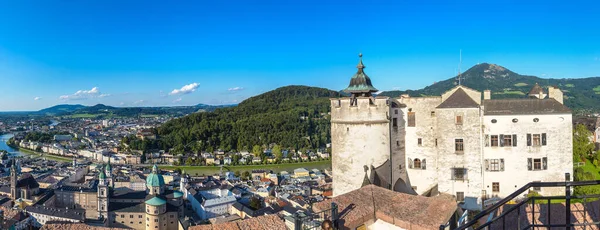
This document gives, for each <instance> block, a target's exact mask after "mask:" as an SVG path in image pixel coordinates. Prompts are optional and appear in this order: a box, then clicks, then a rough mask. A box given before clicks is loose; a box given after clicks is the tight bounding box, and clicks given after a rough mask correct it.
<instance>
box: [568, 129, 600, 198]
mask: <svg viewBox="0 0 600 230" xmlns="http://www.w3.org/2000/svg"><path fill="white" fill-rule="evenodd" d="M592 135H593V134H592V133H591V132H590V131H589V130H588V129H587V128H586V127H585V126H584V125H582V124H579V125H577V126H575V129H574V130H573V162H574V163H578V162H584V163H585V162H586V161H589V162H591V163H592V165H593V167H595V168H594V170H595V172H593V171H586V170H584V169H583V168H582V167H575V169H574V170H573V179H574V180H575V181H586V180H600V178H598V177H597V175H598V172H599V171H600V163H599V162H600V154H598V152H595V151H594V149H595V145H594V143H592V142H591V141H590V138H589V137H590V136H592ZM574 194H575V195H591V194H600V185H593V186H579V187H575V191H574Z"/></svg>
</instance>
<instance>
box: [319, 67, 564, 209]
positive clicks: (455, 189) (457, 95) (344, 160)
mask: <svg viewBox="0 0 600 230" xmlns="http://www.w3.org/2000/svg"><path fill="white" fill-rule="evenodd" d="M361 64H362V62H361ZM359 66H360V65H359ZM361 71H362V70H361ZM353 79H354V78H353ZM369 83H370V79H369ZM351 85H352V82H351ZM548 91H549V92H548V93H545V92H544V91H543V89H542V88H541V87H539V86H537V85H536V86H535V87H534V89H532V92H534V93H531V95H530V97H529V98H523V99H505V100H492V99H491V92H490V91H486V92H485V95H484V100H482V93H481V92H479V91H476V90H473V89H469V88H467V87H464V86H460V85H459V86H456V87H454V88H453V89H450V90H448V91H447V92H445V93H444V94H442V95H440V96H430V97H409V96H408V95H403V96H401V97H399V98H396V99H392V98H387V97H371V96H370V94H367V95H365V94H362V95H359V94H356V93H353V95H352V97H350V98H332V99H331V138H332V164H333V195H334V196H339V195H341V194H345V193H348V192H350V191H353V190H356V189H358V188H360V187H362V186H364V185H365V184H369V183H370V184H375V185H378V186H381V187H385V188H390V186H392V187H393V190H395V191H401V192H405V193H413V194H422V195H435V194H437V193H447V194H451V195H454V196H455V198H456V199H457V200H459V201H461V202H462V201H464V203H463V208H466V209H480V208H481V207H482V201H483V199H487V198H490V197H503V196H506V195H509V194H511V193H512V192H514V191H515V190H516V189H518V188H520V187H522V186H524V185H525V184H527V183H529V182H532V181H563V180H564V175H565V173H571V174H572V171H573V168H572V166H573V162H572V148H573V143H572V137H571V133H572V124H571V122H572V115H571V111H570V110H569V109H568V108H567V107H565V106H564V105H563V104H562V102H563V98H562V92H561V91H560V90H559V89H558V88H555V87H550V89H548ZM546 96H547V97H546ZM492 139H493V140H492ZM500 139H502V140H500ZM390 170H391V172H390ZM390 177H391V178H390ZM390 181H393V183H390ZM537 192H540V193H542V194H544V195H560V194H562V193H564V191H562V190H561V189H560V188H557V189H552V188H544V189H542V190H541V191H537Z"/></svg>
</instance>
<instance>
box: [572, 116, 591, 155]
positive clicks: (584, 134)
mask: <svg viewBox="0 0 600 230" xmlns="http://www.w3.org/2000/svg"><path fill="white" fill-rule="evenodd" d="M591 135H592V132H590V131H589V130H588V129H587V128H586V127H585V125H583V124H578V125H577V126H576V127H575V129H574V130H573V162H582V161H585V159H586V158H587V157H588V155H589V154H590V153H592V151H593V150H594V148H595V146H594V143H592V142H591V141H590V138H589V137H590V136H591Z"/></svg>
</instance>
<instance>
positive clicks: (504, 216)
mask: <svg viewBox="0 0 600 230" xmlns="http://www.w3.org/2000/svg"><path fill="white" fill-rule="evenodd" d="M599 184H600V180H596V181H576V182H573V181H570V174H569V173H566V174H565V181H563V182H530V183H528V184H527V185H525V186H523V187H521V188H520V189H518V190H517V191H515V192H514V193H512V194H510V195H509V196H507V197H505V198H503V199H502V200H500V201H498V202H497V203H495V204H493V205H491V206H490V207H489V208H487V209H485V210H483V211H481V212H480V213H479V214H477V215H476V216H474V217H473V218H472V219H471V220H470V221H469V222H467V223H466V224H461V225H459V226H458V227H457V228H455V230H467V229H469V230H471V229H475V230H479V229H490V228H493V229H515V227H508V228H507V225H506V223H512V224H514V223H516V225H517V226H516V229H530V228H533V229H535V228H538V227H544V228H551V227H564V228H566V229H571V228H573V227H577V226H597V225H600V220H592V221H591V222H588V221H587V219H586V217H587V211H589V210H586V209H587V206H588V205H587V202H588V200H589V199H600V194H592V195H583V196H572V195H571V188H572V187H579V186H590V185H599ZM533 187H539V188H547V187H565V196H547V197H544V196H539V197H535V196H532V197H528V198H526V199H525V200H523V201H521V202H519V203H517V204H516V205H514V206H512V207H509V208H507V209H506V210H502V211H501V213H499V212H500V211H499V210H500V208H501V207H502V208H503V209H504V205H505V204H507V203H508V202H509V201H511V200H514V199H515V198H518V196H519V195H521V194H522V193H524V192H526V191H528V190H529V189H530V188H533ZM572 199H581V200H582V201H583V203H584V205H583V212H584V219H585V220H584V222H583V223H573V222H572V218H573V214H572V213H571V201H572ZM553 200H561V201H563V200H564V201H565V216H564V218H565V219H564V223H556V222H560V220H558V219H557V218H554V219H552V216H551V213H552V212H551V211H550V210H551V203H552V201H553ZM543 202H547V207H546V217H545V220H546V222H545V223H537V222H538V221H536V211H535V208H536V204H538V205H539V206H540V208H539V209H542V205H543V204H544V203H543ZM529 205H531V210H532V211H531V214H532V218H531V219H532V221H531V223H529V221H527V223H522V221H521V216H522V215H525V217H527V215H528V214H530V213H528V212H527V209H526V208H524V207H525V206H529ZM555 208H556V207H555ZM538 212H539V213H537V214H539V217H540V219H541V217H542V213H541V210H538ZM596 213H597V215H600V210H598V211H597V212H596ZM494 215H497V216H496V217H494ZM515 218H516V219H515ZM597 218H600V217H597ZM480 220H486V221H485V222H484V223H483V224H481V223H480V222H481V221H480ZM550 220H553V221H552V222H554V223H553V224H552V223H551V222H550ZM507 221H508V222H507ZM477 224H481V225H480V226H476V227H475V225H477ZM500 224H501V226H500ZM448 227H449V225H441V226H440V229H447V228H448Z"/></svg>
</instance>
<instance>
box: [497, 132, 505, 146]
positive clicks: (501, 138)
mask: <svg viewBox="0 0 600 230" xmlns="http://www.w3.org/2000/svg"><path fill="white" fill-rule="evenodd" d="M499 139H500V140H498V142H500V147H504V135H502V134H500V138H499Z"/></svg>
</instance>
